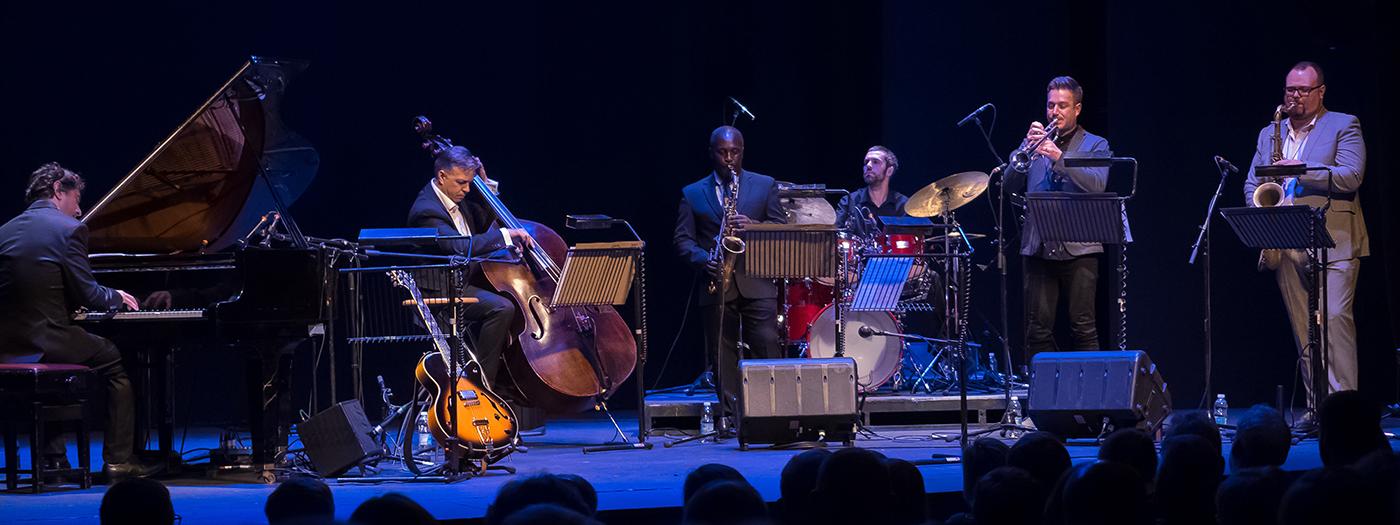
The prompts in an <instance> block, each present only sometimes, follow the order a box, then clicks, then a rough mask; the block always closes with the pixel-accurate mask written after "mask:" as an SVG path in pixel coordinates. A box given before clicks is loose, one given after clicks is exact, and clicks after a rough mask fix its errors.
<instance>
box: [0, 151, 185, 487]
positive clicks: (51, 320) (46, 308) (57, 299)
mask: <svg viewBox="0 0 1400 525" xmlns="http://www.w3.org/2000/svg"><path fill="white" fill-rule="evenodd" d="M84 185H85V184H84V182H83V179H82V177H80V176H79V175H78V174H77V173H74V172H72V171H69V170H67V169H64V168H63V167H62V166H59V165H58V164H57V163H49V164H45V165H43V166H41V167H40V168H39V169H38V170H37V171H35V172H34V173H33V174H32V175H30V177H29V187H28V189H27V190H26V191H25V200H27V201H28V202H29V207H28V209H26V210H24V212H23V213H20V214H19V216H18V217H15V218H14V219H12V220H10V222H8V223H5V225H4V226H0V312H4V313H3V314H0V362H4V363H35V362H38V363H66V364H79V365H84V366H87V367H89V368H92V369H93V371H95V372H96V373H97V375H99V376H101V378H102V380H103V382H104V384H105V386H106V388H107V413H106V416H107V429H106V432H105V433H104V434H103V447H102V460H103V462H104V463H106V465H105V466H104V467H103V471H104V473H106V474H107V476H108V478H109V479H113V478H120V477H127V476H146V475H150V474H153V473H155V472H156V470H158V469H157V468H155V467H149V466H145V465H141V464H140V463H138V462H137V461H136V460H135V457H134V450H133V449H134V439H135V437H136V434H135V430H134V428H135V416H134V414H135V404H134V400H133V396H132V391H131V381H130V379H129V378H128V377H127V374H126V369H125V368H123V367H122V356H121V352H120V351H118V350H117V346H116V345H114V344H112V342H111V341H108V340H107V339H104V338H102V337H98V336H95V335H92V334H89V333H88V332H87V331H86V330H83V329H82V327H80V326H78V325H76V324H74V323H73V321H72V317H71V315H72V313H73V312H74V311H76V310H78V309H79V308H88V309H92V310H116V309H120V308H123V307H125V308H129V309H131V310H139V309H140V305H139V304H138V303H137V301H136V298H134V297H132V296H131V295H130V294H128V293H126V292H124V291H121V290H114V289H112V288H108V287H106V286H102V285H101V284H98V282H97V279H96V278H94V277H93V275H92V268H91V266H90V265H89V264H88V250H87V236H88V230H87V226H85V225H83V223H81V222H78V219H77V217H78V216H79V215H81V214H82V210H81V208H80V207H79V205H78V202H79V201H80V200H81V199H82V193H83V186H84ZM48 435H49V437H50V439H49V440H48V442H47V443H42V444H36V445H34V446H43V447H44V461H45V462H47V463H48V464H49V467H50V468H68V464H69V463H68V459H67V450H66V446H65V445H64V443H63V437H62V434H61V433H58V432H51V433H49V434H48Z"/></svg>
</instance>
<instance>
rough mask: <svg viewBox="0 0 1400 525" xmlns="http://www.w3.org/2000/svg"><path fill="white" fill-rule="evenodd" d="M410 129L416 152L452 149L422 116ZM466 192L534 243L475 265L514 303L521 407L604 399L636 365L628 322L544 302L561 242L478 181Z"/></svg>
mask: <svg viewBox="0 0 1400 525" xmlns="http://www.w3.org/2000/svg"><path fill="white" fill-rule="evenodd" d="M413 127H414V130H415V131H417V132H418V135H419V137H420V138H422V140H423V148H424V149H425V150H427V151H428V152H429V153H431V154H432V155H433V156H434V157H436V156H437V155H439V154H440V153H442V152H443V151H444V150H446V149H448V148H451V147H453V144H452V142H451V141H450V140H448V139H446V138H444V137H442V136H440V135H438V134H436V133H434V132H433V124H432V122H431V121H429V120H428V119H427V117H422V116H420V117H417V118H415V119H414V125H413ZM472 193H474V194H476V195H477V198H480V199H482V201H484V203H485V204H486V206H487V207H488V208H490V210H491V211H492V213H494V214H495V216H496V220H497V221H499V222H500V223H501V224H502V225H503V226H505V227H506V228H520V229H524V230H525V231H527V232H529V233H530V236H531V237H533V238H534V240H535V242H534V244H533V245H532V246H530V247H529V248H525V249H523V250H522V251H521V254H520V259H521V260H520V262H518V263H515V262H495V261H486V262H482V263H481V272H482V275H483V276H484V278H485V280H486V281H487V283H489V285H490V286H491V287H492V288H494V289H495V290H496V291H497V292H499V293H501V294H502V295H504V296H506V297H507V298H509V299H510V300H511V301H512V302H514V303H515V307H516V314H517V315H516V321H515V323H514V325H513V326H512V327H511V333H512V335H514V336H515V337H513V338H512V342H511V347H510V348H507V349H506V352H505V353H504V358H505V360H506V367H507V370H509V372H510V375H511V378H512V379H514V381H515V386H516V388H517V389H518V390H519V391H520V393H521V394H522V395H523V396H524V399H522V400H521V402H522V404H524V405H526V406H532V407H536V408H543V409H545V410H548V411H550V412H580V411H583V410H587V409H588V408H590V407H594V406H596V405H597V403H598V402H600V401H603V400H606V399H607V398H608V397H609V396H611V395H612V393H613V392H614V391H616V390H617V389H618V388H619V387H620V385H621V384H622V382H623V381H626V380H627V377H628V376H630V375H631V374H632V370H633V368H634V367H635V365H636V360H637V344H636V341H635V340H634V339H633V338H632V334H631V331H630V330H629V329H628V327H627V323H626V322H624V321H623V320H622V316H621V315H619V314H618V313H617V310H616V309H615V308H613V307H612V306H601V307H599V306H565V307H558V308H556V307H554V306H553V305H551V304H550V301H552V299H553V297H554V289H555V288H556V287H558V285H559V279H560V276H561V274H562V273H563V269H562V267H561V265H563V263H564V256H565V254H566V253H567V252H568V245H567V244H566V243H565V242H564V239H563V238H562V237H560V236H559V234H558V233H557V232H555V231H554V230H553V229H551V228H549V227H548V226H545V225H543V224H540V223H537V222H534V221H527V220H521V219H518V218H516V217H515V214H513V213H511V211H510V209H509V208H507V207H506V205H505V204H504V203H502V202H501V200H500V198H499V197H498V196H497V195H496V194H495V193H494V192H492V191H491V190H490V188H489V187H488V185H487V183H486V180H485V178H484V177H473V179H472ZM467 198H472V196H471V195H468V196H467ZM516 347H518V351H517V348H516Z"/></svg>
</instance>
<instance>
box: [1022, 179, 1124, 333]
mask: <svg viewBox="0 0 1400 525" xmlns="http://www.w3.org/2000/svg"><path fill="white" fill-rule="evenodd" d="M1129 198H1130V197H1121V196H1119V195H1117V194H1115V193H1068V192H1029V193H1027V194H1026V217H1027V219H1026V222H1027V223H1030V222H1032V219H1031V218H1032V217H1034V219H1033V220H1034V224H1035V228H1036V232H1037V233H1038V234H1039V235H1040V239H1041V240H1042V241H1049V242H1090V243H1100V244H1117V245H1120V246H1123V247H1124V248H1126V247H1127V245H1128V243H1130V242H1132V241H1133V236H1132V232H1131V231H1129V230H1128V222H1127V211H1126V210H1125V209H1124V208H1125V205H1126V203H1127V200H1128V199H1129ZM1125 259H1126V257H1120V263H1119V265H1118V287H1119V294H1120V296H1119V301H1118V315H1119V318H1118V322H1119V329H1118V334H1116V337H1115V339H1117V340H1118V341H1117V343H1118V349H1119V350H1126V349H1127V347H1128V341H1127V339H1128V337H1127V331H1128V330H1127V324H1128V319H1127V297H1126V295H1127V293H1126V291H1127V287H1126V284H1125V283H1124V280H1125V271H1126V269H1127V268H1126V263H1125V262H1124V260H1125Z"/></svg>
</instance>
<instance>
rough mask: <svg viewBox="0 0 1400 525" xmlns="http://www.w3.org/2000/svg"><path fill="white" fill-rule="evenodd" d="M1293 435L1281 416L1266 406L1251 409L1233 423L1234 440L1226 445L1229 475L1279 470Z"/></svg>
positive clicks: (1255, 406) (1285, 458)
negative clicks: (1252, 470)
mask: <svg viewBox="0 0 1400 525" xmlns="http://www.w3.org/2000/svg"><path fill="white" fill-rule="evenodd" d="M1292 445H1293V433H1292V432H1290V431H1289V430H1288V423H1286V422H1284V420H1283V415H1282V414H1280V413H1279V412H1278V411H1277V410H1274V409H1273V407H1270V406H1268V405H1254V406H1253V407H1251V408H1250V409H1249V410H1247V411H1245V412H1244V414H1242V415H1240V417H1239V418H1238V419H1237V420H1236V421H1235V439H1234V440H1233V441H1232V442H1231V443H1230V472H1231V473H1234V472H1237V471H1239V470H1243V469H1249V468H1255V467H1267V466H1275V467H1280V466H1283V462H1285V461H1287V460H1288V449H1289V447H1291V446H1292Z"/></svg>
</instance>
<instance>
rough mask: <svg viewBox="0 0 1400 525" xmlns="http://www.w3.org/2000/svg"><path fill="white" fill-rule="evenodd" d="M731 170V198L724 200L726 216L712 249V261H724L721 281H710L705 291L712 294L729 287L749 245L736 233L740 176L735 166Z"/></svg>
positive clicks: (723, 218) (712, 279)
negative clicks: (739, 261) (735, 216)
mask: <svg viewBox="0 0 1400 525" xmlns="http://www.w3.org/2000/svg"><path fill="white" fill-rule="evenodd" d="M727 167H728V168H729V198H727V199H725V200H724V216H723V217H721V218H720V220H722V221H723V222H722V223H720V227H719V233H718V234H716V235H715V246H714V248H711V249H710V260H711V261H716V260H720V261H722V264H721V267H720V274H719V279H714V278H711V279H710V283H709V285H708V286H706V287H705V290H706V291H708V292H710V293H715V292H716V291H721V292H722V291H723V290H724V288H726V287H727V286H728V285H729V279H730V277H731V276H732V275H734V261H735V260H737V259H738V258H739V254H741V253H744V250H747V249H748V243H745V242H744V240H743V239H740V238H739V236H738V235H736V233H737V232H735V231H734V226H733V221H732V220H731V219H733V218H734V215H735V214H737V213H738V206H739V174H738V173H737V172H736V171H735V170H734V167H733V166H727Z"/></svg>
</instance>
